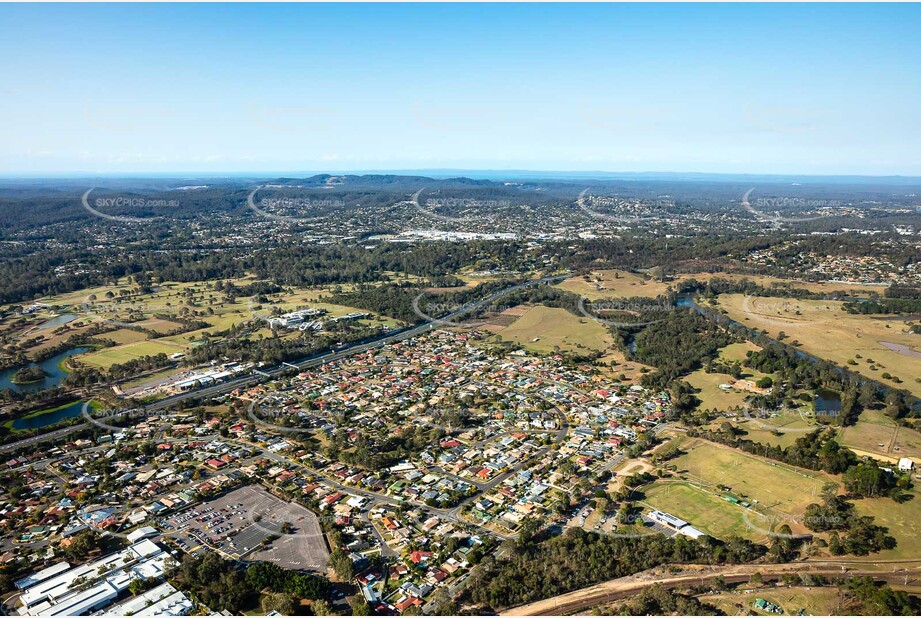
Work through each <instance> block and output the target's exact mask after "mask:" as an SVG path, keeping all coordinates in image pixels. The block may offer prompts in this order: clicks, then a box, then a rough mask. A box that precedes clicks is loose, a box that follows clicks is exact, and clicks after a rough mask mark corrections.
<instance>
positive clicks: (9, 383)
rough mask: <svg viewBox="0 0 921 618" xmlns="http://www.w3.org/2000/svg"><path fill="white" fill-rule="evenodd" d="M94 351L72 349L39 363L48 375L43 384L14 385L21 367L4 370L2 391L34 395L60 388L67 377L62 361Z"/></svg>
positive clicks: (1, 374)
mask: <svg viewBox="0 0 921 618" xmlns="http://www.w3.org/2000/svg"><path fill="white" fill-rule="evenodd" d="M92 349H93V348H87V347H78V348H71V349H69V350H65V351H63V352H59V353H58V354H55V355H54V356H52V357H51V358H48V359H45V360H43V361H42V362H40V363H38V366H39V367H41V368H42V369H44V371H45V374H46V375H45V379H44V380H42V381H41V382H32V383H30V384H14V383H13V376H14V375H16V372H17V371H19V370H20V369H21V367H11V368H10V369H4V370H2V371H0V389H4V388H8V389H11V390H14V391H16V392H17V393H34V392H36V391H40V390H43V389H46V388H52V387H55V386H58V385H59V384H60V383H61V381H62V380H63V379H64V377H65V376H66V375H67V372H66V371H64V370H63V369H61V367H60V364H61V361H63V360H64V359H66V358H70V357H71V356H75V355H77V354H83V353H84V352H89V351H90V350H92ZM32 365H35V363H31V364H30V366H32Z"/></svg>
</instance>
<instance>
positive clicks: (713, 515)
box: [644, 481, 765, 540]
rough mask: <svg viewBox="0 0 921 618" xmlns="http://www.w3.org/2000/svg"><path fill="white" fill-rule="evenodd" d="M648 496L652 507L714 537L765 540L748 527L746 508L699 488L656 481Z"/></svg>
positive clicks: (647, 492)
mask: <svg viewBox="0 0 921 618" xmlns="http://www.w3.org/2000/svg"><path fill="white" fill-rule="evenodd" d="M644 494H645V496H646V497H645V500H644V503H646V504H647V505H648V506H650V507H652V508H655V509H658V510H660V511H665V512H667V513H671V514H672V515H676V516H678V517H680V518H681V519H683V520H685V521H686V522H688V523H690V524H691V525H692V526H694V527H695V528H697V529H698V530H701V531H703V532H706V533H707V534H709V535H710V536H712V537H715V538H719V539H725V538H726V537H727V536H730V535H737V536H741V537H743V538H747V539H752V540H756V539H762V538H764V536H765V535H764V533H762V532H760V531H758V530H755V529H753V528H752V527H750V526H748V525H746V522H745V519H744V518H743V508H742V507H740V506H738V505H735V504H730V503H729V502H727V501H725V500H723V499H722V498H720V497H719V496H717V495H715V494H713V493H711V492H709V491H707V490H705V489H702V488H700V487H697V486H695V485H692V484H689V483H684V482H668V481H656V482H655V483H653V484H652V485H651V486H650V487H649V488H647V489H645V490H644Z"/></svg>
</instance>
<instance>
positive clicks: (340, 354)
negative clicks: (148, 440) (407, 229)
mask: <svg viewBox="0 0 921 618" xmlns="http://www.w3.org/2000/svg"><path fill="white" fill-rule="evenodd" d="M571 276H572V274H571V273H564V274H559V275H552V276H549V277H541V278H539V279H531V280H529V281H524V282H522V283H518V284H516V285H513V286H510V287H507V288H504V289H502V290H498V291H496V292H493V293H492V294H489V295H488V296H485V297H484V298H481V299H479V300H477V301H474V302H471V303H468V304H467V305H464V306H462V307H460V308H459V309H456V310H455V311H452V312H451V313H449V314H447V315H445V316H441V317H439V318H436V319H432V320H428V321H425V322H423V323H421V324H416V325H414V326H409V327H407V328H404V329H401V330H397V331H393V332H391V333H387V334H385V335H381V336H378V337H375V338H373V339H370V340H366V341H362V342H359V343H355V344H353V345H350V346H347V347H345V348H342V349H340V350H337V351H334V352H327V353H325V354H317V355H313V356H309V357H307V358H304V359H301V360H300V361H297V362H294V363H286V364H284V365H280V366H278V367H272V368H270V369H262V370H260V372H261V373H259V374H253V375H249V376H244V377H240V378H236V379H234V380H228V381H227V382H222V383H220V384H215V385H213V386H205V387H202V388H199V389H195V390H191V391H188V392H185V393H180V394H178V395H173V396H172V397H167V398H165V399H161V400H159V401H157V402H154V403H151V404H149V405H147V406H145V407H144V409H143V411H142V412H141V415H144V413H147V414H149V413H152V412H156V411H158V410H164V409H166V408H168V407H169V406H171V405H174V404H177V403H179V402H181V401H186V400H188V399H198V398H202V399H204V398H210V397H216V396H218V395H223V394H225V393H229V392H231V391H233V390H235V389H238V388H245V387H248V386H251V385H253V384H257V383H259V382H265V381H268V380H271V379H273V378H277V377H278V376H280V375H282V374H284V373H285V372H288V371H291V370H292V369H293V368H295V367H296V368H297V369H310V368H313V367H318V366H320V365H323V364H325V363H330V362H333V361H336V360H339V359H342V358H346V357H348V356H352V355H354V354H361V353H362V352H366V351H368V350H370V349H372V348H376V347H379V346H383V345H387V344H389V343H394V342H397V341H403V340H405V339H411V338H413V337H418V336H419V335H422V334H425V333H427V332H429V331H431V330H433V329H435V328H437V325H438V324H441V323H444V322H449V321H451V320H454V319H455V318H459V317H462V316H464V315H466V314H469V313H471V312H473V311H477V310H479V309H481V308H483V307H485V306H486V305H488V304H490V303H492V302H494V301H496V300H498V299H499V298H502V297H503V296H508V295H509V294H514V293H515V292H518V291H520V290H524V289H526V288H530V287H535V286H539V285H543V284H548V283H551V282H553V281H562V280H563V279H566V278H568V277H571ZM135 413H137V411H136V412H135ZM120 414H124V413H120ZM110 418H113V417H110ZM88 426H89V425H88V424H87V423H80V424H77V425H71V426H70V427H64V428H63V429H56V430H54V431H49V432H47V433H43V434H40V435H37V436H33V437H31V438H25V439H23V440H19V441H17V442H11V443H9V444H4V445H0V452H4V451H13V450H17V449H20V448H23V447H28V446H31V445H33V444H37V443H39V442H43V441H46V440H55V439H57V438H61V437H63V436H66V435H68V434H71V433H73V432H76V431H80V430H82V429H86V428H87V427H88Z"/></svg>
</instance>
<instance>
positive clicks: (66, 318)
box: [39, 313, 80, 328]
mask: <svg viewBox="0 0 921 618" xmlns="http://www.w3.org/2000/svg"><path fill="white" fill-rule="evenodd" d="M78 317H80V316H78V315H74V314H72V313H64V314H62V315H59V316H58V317H56V318H51V319H50V320H48V321H47V322H45V323H44V324H42V325H41V326H39V328H57V327H58V326H64V325H65V324H67V323H68V322H73V321H74V320H76V319H77V318H78Z"/></svg>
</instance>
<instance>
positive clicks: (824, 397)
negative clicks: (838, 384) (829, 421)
mask: <svg viewBox="0 0 921 618" xmlns="http://www.w3.org/2000/svg"><path fill="white" fill-rule="evenodd" d="M840 411H841V395H840V394H839V393H837V392H835V391H832V390H829V389H827V388H820V389H818V390H816V392H815V413H816V415H820V416H838V413H839V412H840Z"/></svg>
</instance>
